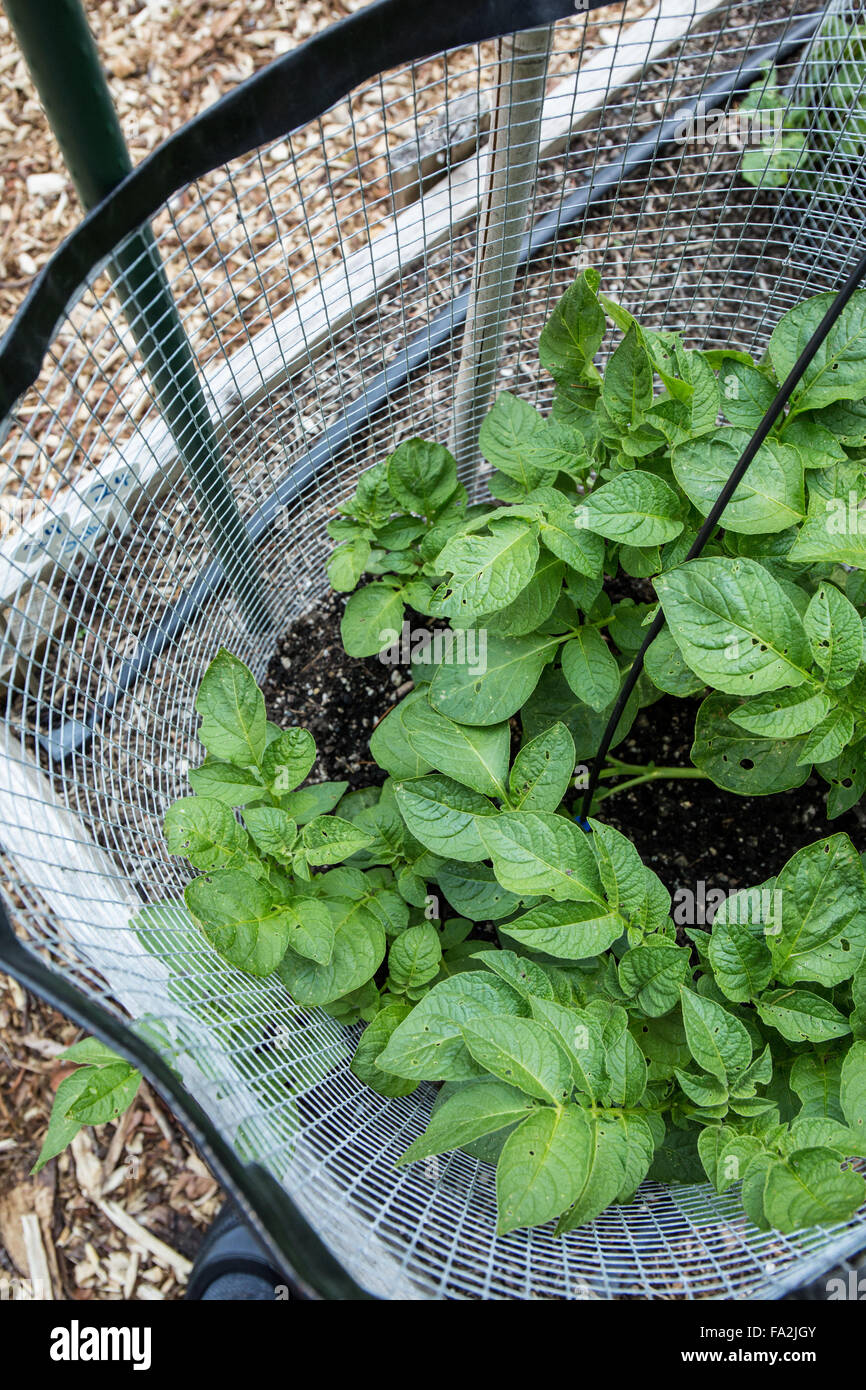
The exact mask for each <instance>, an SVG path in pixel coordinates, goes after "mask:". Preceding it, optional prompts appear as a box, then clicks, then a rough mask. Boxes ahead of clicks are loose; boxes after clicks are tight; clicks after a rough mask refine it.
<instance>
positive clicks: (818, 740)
mask: <svg viewBox="0 0 866 1390" xmlns="http://www.w3.org/2000/svg"><path fill="white" fill-rule="evenodd" d="M853 737H854V715H853V714H852V712H851V710H850V709H846V708H843V707H842V706H840V705H837V706H836V708H835V709H831V711H830V713H829V714H828V715H826V716H825V718H824V719H822V720H821V723H820V724H817V725H816V726H815V728H814V729H813V730H812V732H811V733H810V734H809V737H808V738H807V739H806V741H805V743H804V744H803V748H802V751H801V753H800V756H799V758H798V759H797V761H798V762H799V763H801V764H803V765H804V766H806V767H811V765H812V763H813V762H814V763H829V762H832V760H833V759H834V758H838V757H839V754H840V753H841V752H842V750H843V749H844V748H845V747H846V746H847V744H849V743H850V742H851V739H852V738H853Z"/></svg>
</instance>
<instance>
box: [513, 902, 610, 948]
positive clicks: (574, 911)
mask: <svg viewBox="0 0 866 1390" xmlns="http://www.w3.org/2000/svg"><path fill="white" fill-rule="evenodd" d="M500 931H501V932H502V933H503V934H504V935H506V936H509V937H511V938H512V939H513V940H514V941H519V942H520V943H521V945H523V946H528V947H529V949H530V950H531V951H541V952H543V953H544V954H545V955H548V956H556V957H557V959H559V960H587V959H588V958H589V957H591V956H600V955H601V953H602V952H603V951H606V950H607V949H608V947H610V946H612V945H613V943H614V941H617V940H618V939H619V937H620V936H622V932H623V922H622V918H621V917H618V916H617V914H616V913H614V912H606V911H604V910H603V909H602V910H601V911H600V910H599V907H598V906H597V905H594V904H592V903H585V902H583V903H571V902H564V903H540V904H539V905H538V906H537V907H533V908H531V909H530V911H529V912H526V913H524V915H523V916H522V917H517V918H516V919H515V920H514V921H512V922H508V923H507V925H504V926H502V927H500Z"/></svg>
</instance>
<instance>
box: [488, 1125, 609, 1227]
mask: <svg viewBox="0 0 866 1390" xmlns="http://www.w3.org/2000/svg"><path fill="white" fill-rule="evenodd" d="M592 1151H593V1142H592V1128H591V1125H590V1121H589V1119H588V1117H587V1116H586V1114H585V1113H584V1111H583V1110H581V1109H580V1107H579V1106H576V1105H568V1106H565V1107H564V1108H563V1109H561V1110H556V1109H553V1108H552V1107H547V1106H545V1107H544V1108H542V1109H540V1110H536V1111H534V1112H533V1113H532V1114H530V1115H529V1116H528V1117H527V1118H526V1119H525V1120H524V1121H523V1123H522V1124H521V1125H519V1126H518V1128H517V1129H516V1130H515V1131H514V1133H513V1134H511V1135H510V1136H509V1138H508V1139H507V1140H506V1142H505V1146H504V1148H503V1150H502V1154H501V1156H500V1159H499V1163H498V1165H497V1168H496V1201H497V1205H498V1208H499V1224H498V1228H497V1229H498V1232H499V1234H500V1235H506V1234H507V1233H508V1232H509V1231H514V1230H517V1229H518V1227H521V1226H538V1225H541V1224H542V1223H543V1222H545V1221H550V1220H551V1219H552V1218H553V1217H555V1216H558V1215H559V1214H560V1213H561V1212H563V1211H564V1210H565V1209H566V1208H567V1207H569V1206H571V1204H572V1203H573V1202H575V1201H576V1200H577V1198H578V1197H579V1195H580V1193H581V1191H582V1190H583V1188H584V1186H585V1183H586V1180H587V1177H588V1175H589V1170H590V1165H591V1161H592Z"/></svg>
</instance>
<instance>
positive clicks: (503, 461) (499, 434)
mask: <svg viewBox="0 0 866 1390" xmlns="http://www.w3.org/2000/svg"><path fill="white" fill-rule="evenodd" d="M543 429H544V421H543V419H542V417H541V416H540V415H539V413H538V411H537V410H535V409H534V407H533V406H531V405H530V404H529V402H528V401H522V400H520V398H519V397H517V396H513V395H512V394H511V392H510V391H501V392H500V394H499V395H498V396H497V397H496V400H495V402H494V404H493V408H492V410H490V411H489V412H488V413H487V415H486V416H485V418H484V420H483V421H482V424H481V432H480V434H479V436H478V447H479V448H480V450H481V452H482V454H483V455H484V457H485V458H486V459H487V462H488V463H490V464H492V465H493V467H494V468H498V469H499V471H500V472H501V473H505V474H506V475H507V476H508V477H509V478H514V479H515V480H516V481H517V482H518V483H520V485H521V487H522V488H523V489H525V491H526V492H529V491H531V489H532V488H534V487H537V486H538V484H539V483H540V482H541V481H542V479H543V478H544V477H545V476H546V475H547V473H548V471H549V470H548V469H546V468H539V467H538V466H537V463H536V461H535V454H536V449H535V443H534V441H535V438H536V437H537V436H538V435H539V434H540V433H541V432H542V431H543Z"/></svg>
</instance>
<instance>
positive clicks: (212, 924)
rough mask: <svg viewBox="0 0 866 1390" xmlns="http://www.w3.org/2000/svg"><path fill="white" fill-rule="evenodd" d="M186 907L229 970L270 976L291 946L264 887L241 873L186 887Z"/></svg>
mask: <svg viewBox="0 0 866 1390" xmlns="http://www.w3.org/2000/svg"><path fill="white" fill-rule="evenodd" d="M183 897H184V902H185V903H186V905H187V907H188V908H189V911H190V912H191V913H192V915H193V917H194V918H195V920H196V921H197V922H198V923H199V925H200V926H201V929H202V931H203V932H204V934H205V936H206V937H207V938H208V940H209V941H210V943H211V945H212V946H213V947H214V949H215V950H216V951H218V952H219V954H220V955H221V956H222V957H223V958H224V959H225V960H227V961H228V963H229V965H234V966H237V968H238V969H239V970H245V971H246V972H247V973H248V974H250V975H270V974H271V973H272V972H273V971H274V970H276V968H277V966H278V965H279V963H280V961H281V960H282V958H283V956H284V955H285V952H286V948H287V947H288V944H289V933H290V923H289V920H288V918H287V916H286V913H285V910H284V909H283V908H282V907H280V906H278V904H277V903H276V901H275V899H274V895H273V892H272V890H271V889H270V888H269V887H268V886H267V884H265V883H262V882H261V881H260V880H259V879H257V878H253V876H252V874H250V873H246V872H245V871H244V870H243V869H215V870H214V871H213V872H212V873H210V874H207V875H205V876H204V877H202V878H194V879H193V880H192V882H191V883H188V884H187V885H186V888H185V889H184V893H183Z"/></svg>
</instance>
